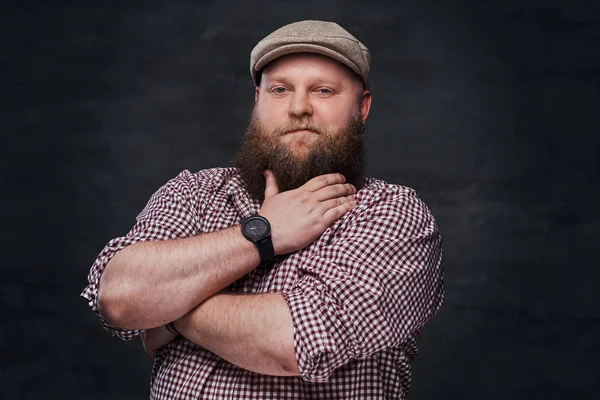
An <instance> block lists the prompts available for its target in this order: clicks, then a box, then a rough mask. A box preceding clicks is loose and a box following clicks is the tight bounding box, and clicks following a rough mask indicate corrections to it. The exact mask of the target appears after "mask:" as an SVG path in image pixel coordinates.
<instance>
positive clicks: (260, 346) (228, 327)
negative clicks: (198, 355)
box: [175, 293, 298, 376]
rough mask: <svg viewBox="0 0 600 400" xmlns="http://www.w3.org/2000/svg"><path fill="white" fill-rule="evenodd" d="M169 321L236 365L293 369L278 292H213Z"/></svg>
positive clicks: (288, 322) (275, 371)
mask: <svg viewBox="0 0 600 400" xmlns="http://www.w3.org/2000/svg"><path fill="white" fill-rule="evenodd" d="M175 326H176V327H177V329H178V330H179V332H181V334H182V335H183V336H185V337H186V338H187V339H188V340H190V341H192V342H194V343H197V344H199V345H200V346H202V347H204V348H206V349H208V350H210V351H212V352H213V353H215V354H217V355H219V356H220V357H221V358H223V359H225V360H227V361H229V362H230V363H232V364H234V365H237V366H238V367H240V368H244V369H247V370H249V371H253V372H257V373H260V374H265V375H277V376H295V375H298V365H297V362H296V355H295V351H294V339H293V323H292V317H291V314H290V310H289V308H288V305H287V302H286V300H285V298H284V297H283V296H282V295H281V294H279V293H266V294H254V295H231V294H218V295H215V296H213V297H211V298H210V299H208V300H206V301H205V302H204V303H202V304H200V305H199V306H198V307H196V308H195V309H194V310H192V311H191V312H190V313H188V314H187V315H185V316H184V317H183V318H181V319H179V320H178V321H175Z"/></svg>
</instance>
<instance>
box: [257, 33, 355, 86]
mask: <svg viewBox="0 0 600 400" xmlns="http://www.w3.org/2000/svg"><path fill="white" fill-rule="evenodd" d="M294 53H315V54H321V55H323V56H327V57H330V58H333V59H334V60H336V61H339V62H341V63H342V64H344V65H345V66H347V67H348V68H350V69H351V70H352V71H354V72H355V73H356V74H357V75H358V76H359V77H360V78H361V80H362V79H363V78H362V76H361V74H360V70H359V69H358V67H357V66H356V64H354V63H353V62H352V61H350V60H349V59H348V58H346V57H344V56H343V55H341V54H340V53H338V52H337V51H335V50H331V49H330V48H327V47H324V46H319V45H315V44H309V43H293V44H287V45H284V46H281V47H277V48H276V49H274V50H271V51H270V52H268V53H266V54H265V55H264V56H262V57H261V58H260V59H259V60H258V61H257V62H256V65H255V66H254V71H252V75H253V78H254V83H257V82H256V73H257V72H258V71H260V70H261V69H262V68H263V67H264V66H265V65H267V64H269V63H270V62H271V61H274V60H275V59H277V58H279V57H282V56H285V55H288V54H294ZM365 83H366V82H365Z"/></svg>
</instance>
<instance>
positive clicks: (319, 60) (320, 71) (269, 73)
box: [261, 53, 362, 85]
mask: <svg viewBox="0 0 600 400" xmlns="http://www.w3.org/2000/svg"><path fill="white" fill-rule="evenodd" d="M261 75H262V78H263V79H266V80H270V79H277V78H280V79H281V78H285V79H291V78H303V77H312V78H321V79H328V80H335V81H338V82H340V83H347V84H356V83H358V84H360V85H362V80H361V79H360V77H359V76H358V75H357V74H356V73H354V71H352V70H351V69H350V68H348V67H347V66H345V65H344V64H342V63H340V62H338V61H336V60H334V59H332V58H329V57H326V56H323V55H320V54H313V53H294V54H288V55H285V56H282V57H279V58H277V59H276V60H274V61H272V62H271V63H269V64H267V65H266V66H265V67H264V68H263V69H262V70H261Z"/></svg>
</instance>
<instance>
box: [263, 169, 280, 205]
mask: <svg viewBox="0 0 600 400" xmlns="http://www.w3.org/2000/svg"><path fill="white" fill-rule="evenodd" d="M264 176H265V181H266V186H265V199H267V198H269V197H271V196H275V195H276V194H278V193H279V186H277V181H276V180H275V175H274V174H273V172H271V171H269V170H268V169H267V170H265V172H264Z"/></svg>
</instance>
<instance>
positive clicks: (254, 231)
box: [244, 218, 269, 238]
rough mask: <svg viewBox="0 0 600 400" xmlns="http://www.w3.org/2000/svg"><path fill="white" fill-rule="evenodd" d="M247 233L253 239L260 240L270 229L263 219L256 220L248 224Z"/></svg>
mask: <svg viewBox="0 0 600 400" xmlns="http://www.w3.org/2000/svg"><path fill="white" fill-rule="evenodd" d="M244 229H245V231H246V233H247V234H248V235H250V236H252V237H253V238H260V237H261V236H263V235H265V234H266V233H267V232H268V231H269V227H268V226H267V224H266V223H265V221H263V220H262V219H259V218H256V219H254V218H253V219H251V220H249V221H248V222H246V226H245V228H244Z"/></svg>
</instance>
